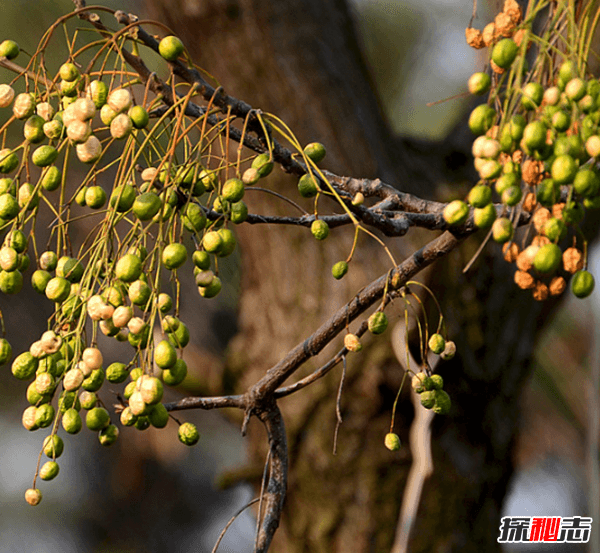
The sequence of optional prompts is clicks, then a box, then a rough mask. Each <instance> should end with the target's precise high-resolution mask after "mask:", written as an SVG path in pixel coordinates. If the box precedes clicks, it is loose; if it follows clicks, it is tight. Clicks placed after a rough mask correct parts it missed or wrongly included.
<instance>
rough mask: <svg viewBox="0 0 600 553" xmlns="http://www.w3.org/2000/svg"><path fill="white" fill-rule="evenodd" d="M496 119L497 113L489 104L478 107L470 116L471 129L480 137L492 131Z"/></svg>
mask: <svg viewBox="0 0 600 553" xmlns="http://www.w3.org/2000/svg"><path fill="white" fill-rule="evenodd" d="M495 119H496V111H495V110H494V108H492V107H490V106H488V105H487V104H481V105H480V106H477V107H476V108H475V109H474V110H473V111H472V112H471V115H470V116H469V128H470V129H471V132H472V133H473V134H476V135H477V136H480V135H482V134H485V133H486V132H487V131H488V130H489V129H491V127H492V125H493V124H494V121H495Z"/></svg>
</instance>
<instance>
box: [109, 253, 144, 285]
mask: <svg viewBox="0 0 600 553" xmlns="http://www.w3.org/2000/svg"><path fill="white" fill-rule="evenodd" d="M141 274H142V260H141V259H140V258H139V257H138V256H137V255H134V254H132V253H128V254H126V255H124V256H123V257H121V258H120V259H119V260H118V261H117V264H116V266H115V276H116V277H117V278H118V279H120V280H122V281H123V282H133V281H134V280H138V279H139V278H140V275H141Z"/></svg>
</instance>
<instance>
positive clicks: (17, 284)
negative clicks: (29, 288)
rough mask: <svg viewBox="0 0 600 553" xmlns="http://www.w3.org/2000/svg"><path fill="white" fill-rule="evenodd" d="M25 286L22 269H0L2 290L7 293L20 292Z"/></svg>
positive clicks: (0, 287) (0, 288) (0, 286)
mask: <svg viewBox="0 0 600 553" xmlns="http://www.w3.org/2000/svg"><path fill="white" fill-rule="evenodd" d="M22 288H23V275H22V274H21V271H0V291H1V292H4V293H5V294H18V293H19V292H20V291H21V289H22Z"/></svg>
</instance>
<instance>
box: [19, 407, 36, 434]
mask: <svg viewBox="0 0 600 553" xmlns="http://www.w3.org/2000/svg"><path fill="white" fill-rule="evenodd" d="M35 413H36V408H35V406H33V405H31V406H29V407H27V409H25V411H23V417H22V419H21V422H22V423H23V426H24V427H25V428H26V429H27V430H35V429H36V428H37V424H36V422H35Z"/></svg>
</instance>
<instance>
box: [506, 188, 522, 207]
mask: <svg viewBox="0 0 600 553" xmlns="http://www.w3.org/2000/svg"><path fill="white" fill-rule="evenodd" d="M522 197H523V192H522V190H521V188H520V187H519V186H509V187H508V188H507V189H506V190H505V191H504V192H502V203H504V204H506V205H508V206H515V205H517V204H518V203H519V202H520V201H521V198H522Z"/></svg>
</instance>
